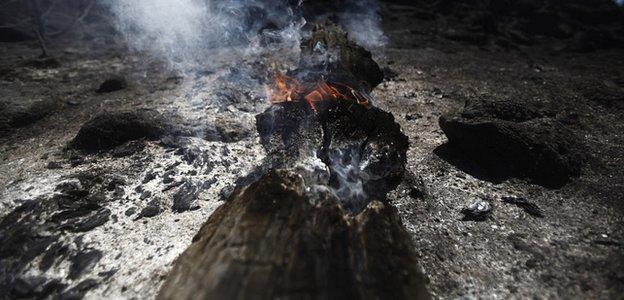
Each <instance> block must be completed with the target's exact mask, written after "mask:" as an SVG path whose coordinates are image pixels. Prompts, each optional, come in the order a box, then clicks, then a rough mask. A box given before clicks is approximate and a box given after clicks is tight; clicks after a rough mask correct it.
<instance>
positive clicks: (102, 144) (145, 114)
mask: <svg viewBox="0 0 624 300" xmlns="http://www.w3.org/2000/svg"><path fill="white" fill-rule="evenodd" d="M166 127H167V126H166V125H165V121H164V120H163V118H162V116H161V115H160V114H159V113H158V112H156V111H153V110H149V109H140V110H136V111H124V112H103V113H100V114H98V115H96V116H95V117H93V118H92V119H91V120H89V121H87V122H86V123H85V124H84V125H83V126H82V128H80V131H79V132H78V134H77V135H76V137H75V138H74V139H73V140H72V142H71V145H72V146H73V147H74V148H76V149H82V150H103V149H110V148H113V147H115V146H118V145H121V144H123V143H125V142H127V141H130V140H137V139H141V138H148V139H156V138H158V137H160V136H161V135H162V134H163V133H164V132H165V131H166Z"/></svg>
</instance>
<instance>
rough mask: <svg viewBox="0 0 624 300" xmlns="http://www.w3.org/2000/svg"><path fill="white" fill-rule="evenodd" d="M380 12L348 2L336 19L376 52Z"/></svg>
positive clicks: (364, 0)
mask: <svg viewBox="0 0 624 300" xmlns="http://www.w3.org/2000/svg"><path fill="white" fill-rule="evenodd" d="M623 1H624V0H623ZM380 10H381V8H380V7H379V3H377V1H376V0H349V1H347V8H346V9H345V10H344V11H343V12H341V13H340V14H339V15H338V17H339V21H340V24H341V25H342V26H343V27H344V28H345V30H346V31H347V32H348V33H349V36H350V37H351V38H352V39H353V40H355V42H357V43H358V44H360V45H362V46H364V47H365V48H368V49H369V50H376V49H380V48H383V47H384V46H386V44H387V43H388V37H386V35H385V34H384V32H383V30H382V28H381V16H380Z"/></svg>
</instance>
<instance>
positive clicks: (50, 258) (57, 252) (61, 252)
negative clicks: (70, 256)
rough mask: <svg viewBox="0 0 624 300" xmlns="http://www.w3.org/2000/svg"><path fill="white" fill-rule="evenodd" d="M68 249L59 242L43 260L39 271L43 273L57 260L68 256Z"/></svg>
mask: <svg viewBox="0 0 624 300" xmlns="http://www.w3.org/2000/svg"><path fill="white" fill-rule="evenodd" d="M67 249H68V248H67V246H64V245H63V243H60V242H57V243H54V244H52V245H51V246H50V247H49V248H48V250H46V252H45V253H44V255H43V257H42V258H41V261H40V262H39V269H40V270H42V271H47V270H48V269H50V267H52V264H54V262H55V261H56V260H57V259H59V258H60V257H64V256H65V255H66V254H67Z"/></svg>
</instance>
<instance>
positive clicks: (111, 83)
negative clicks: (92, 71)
mask: <svg viewBox="0 0 624 300" xmlns="http://www.w3.org/2000/svg"><path fill="white" fill-rule="evenodd" d="M127 86H128V83H127V82H126V79H125V78H123V77H113V78H109V79H107V80H105V81H104V82H102V83H101V84H100V87H99V88H98V89H97V90H96V91H95V92H96V93H100V94H102V93H111V92H114V91H119V90H122V89H125V88H126V87H127Z"/></svg>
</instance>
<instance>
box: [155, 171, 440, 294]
mask: <svg viewBox="0 0 624 300" xmlns="http://www.w3.org/2000/svg"><path fill="white" fill-rule="evenodd" d="M249 298H253V299H275V298H282V299H290V298H296V299H312V298H314V299H316V298H323V299H380V298H387V299H428V298H429V294H428V292H427V289H426V279H425V277H424V276H423V275H422V274H421V273H420V272H419V270H418V269H417V263H416V259H415V256H414V253H413V251H412V250H411V245H410V239H409V236H408V235H407V233H406V232H405V230H404V229H403V226H402V224H401V221H400V219H399V217H398V215H397V211H396V209H395V208H394V207H392V206H389V205H384V204H383V203H381V202H379V201H372V202H370V203H369V204H368V205H367V207H366V208H365V209H364V210H363V211H362V212H360V213H359V214H357V215H355V216H353V215H350V214H349V213H348V212H347V211H346V210H344V209H343V208H342V207H341V205H340V202H339V201H338V200H337V199H336V198H334V197H333V196H331V194H326V195H324V196H321V197H319V199H316V200H312V199H310V198H308V197H307V196H306V195H305V193H304V184H303V181H302V179H301V177H300V176H299V175H297V174H294V173H292V172H288V171H284V170H277V171H272V172H270V173H268V174H267V175H265V176H263V177H262V178H261V179H260V180H258V181H257V182H255V183H253V184H251V185H250V186H248V187H246V188H243V189H241V191H239V192H235V193H234V194H233V195H232V196H231V198H230V200H229V201H228V202H226V203H225V204H224V205H222V206H221V207H220V208H218V209H217V210H216V211H215V212H214V213H213V214H212V215H211V216H210V218H209V219H208V221H207V222H206V223H205V224H204V225H203V227H202V228H201V230H200V232H199V233H198V234H197V235H196V236H195V237H194V239H193V243H192V244H191V246H190V247H189V248H188V249H187V250H186V251H185V252H184V253H183V254H182V255H180V257H179V258H178V259H177V260H176V262H175V264H174V268H173V269H172V270H171V272H170V273H169V276H168V278H167V280H166V281H165V283H164V285H163V286H162V288H161V290H160V294H159V296H158V299H249Z"/></svg>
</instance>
